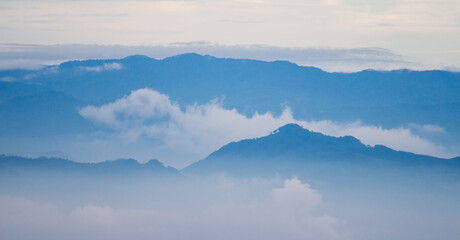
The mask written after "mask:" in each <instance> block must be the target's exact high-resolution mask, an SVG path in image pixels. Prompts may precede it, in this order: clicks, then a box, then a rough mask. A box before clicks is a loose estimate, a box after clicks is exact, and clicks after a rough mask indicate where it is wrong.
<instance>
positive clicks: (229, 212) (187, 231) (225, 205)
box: [0, 178, 347, 240]
mask: <svg viewBox="0 0 460 240" xmlns="http://www.w3.org/2000/svg"><path fill="white" fill-rule="evenodd" d="M223 181H228V182H227V184H232V186H233V188H234V189H239V188H240V187H242V188H248V187H250V188H256V187H260V184H259V182H258V181H254V180H250V181H242V180H230V179H226V180H223ZM269 182H270V181H269ZM273 183H276V184H278V182H277V181H275V182H272V184H271V185H270V187H268V188H264V192H266V194H265V195H264V196H265V197H263V198H254V196H252V197H251V198H250V199H247V200H244V201H238V200H235V199H236V198H237V197H235V196H233V198H231V200H228V199H223V200H222V201H220V200H219V201H215V200H214V201H212V203H210V204H205V205H204V206H202V205H201V204H194V205H193V204H192V205H190V204H188V203H186V202H187V201H188V200H187V199H188V197H191V196H190V195H188V196H186V197H185V199H182V201H183V202H182V203H184V204H185V205H182V207H178V206H175V205H174V206H172V207H167V208H164V207H155V206H151V207H149V208H138V207H134V206H131V207H128V208H126V207H125V208H119V207H118V208H117V207H112V206H108V205H94V204H91V203H87V204H85V205H83V206H81V207H76V208H73V209H70V210H66V211H63V210H61V209H59V208H57V207H56V206H55V205H53V204H52V203H45V204H43V203H36V202H34V201H31V200H28V199H24V198H21V197H5V196H2V197H0V213H1V214H0V223H1V224H0V237H1V238H2V239H127V238H131V239H223V240H225V239H306V238H311V239H324V240H326V239H346V237H347V234H346V231H345V229H344V225H343V224H342V223H341V222H340V221H339V220H338V219H336V218H334V217H331V216H329V215H326V214H322V213H315V214H313V212H315V211H316V212H318V211H319V209H318V208H319V206H320V205H321V203H322V202H321V194H320V193H319V192H318V191H317V190H314V189H312V188H311V187H310V186H309V185H308V184H304V183H302V182H300V181H299V180H298V179H296V178H294V179H288V180H285V181H284V183H282V185H281V186H278V187H276V186H274V185H273ZM216 186H218V185H216ZM224 186H225V187H224V189H223V191H226V192H227V193H229V192H228V191H229V190H231V189H228V187H226V185H224ZM200 193H202V191H200ZM190 194H192V195H193V194H196V193H195V192H194V191H190ZM252 195H254V194H252ZM201 198H203V201H208V200H209V199H206V197H203V196H202V197H201ZM184 206H186V207H184ZM319 212H321V211H319ZM178 229H180V230H178Z"/></svg>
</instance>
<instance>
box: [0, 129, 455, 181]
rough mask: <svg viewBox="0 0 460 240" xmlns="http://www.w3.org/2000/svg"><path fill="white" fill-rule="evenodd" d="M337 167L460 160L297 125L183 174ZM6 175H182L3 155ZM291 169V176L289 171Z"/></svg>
mask: <svg viewBox="0 0 460 240" xmlns="http://www.w3.org/2000/svg"><path fill="white" fill-rule="evenodd" d="M333 165H342V166H351V167H365V168H375V169H385V168H407V169H410V168H413V169H420V168H430V169H443V170H446V171H452V172H454V173H455V174H460V157H456V158H452V159H442V158H436V157H431V156H425V155H417V154H413V153H409V152H403V151H395V150H393V149H390V148H387V147H385V146H381V145H376V146H375V147H371V146H367V145H364V144H362V143H361V142H360V141H359V140H358V139H356V138H354V137H351V136H345V137H332V136H326V135H323V134H321V133H317V132H312V131H309V130H307V129H304V128H302V127H301V126H299V125H296V124H288V125H285V126H283V127H281V128H279V129H277V130H275V131H274V132H273V133H272V134H270V135H268V136H265V137H261V138H256V139H247V140H242V141H239V142H232V143H229V144H228V145H226V146H224V147H222V148H221V149H219V150H217V151H215V152H213V153H212V154H210V155H209V156H208V157H206V158H205V159H203V160H201V161H198V162H195V163H193V164H191V165H190V166H188V167H186V168H184V169H183V170H181V172H182V173H183V174H185V175H190V174H192V175H196V174H203V175H206V174H215V173H229V174H237V175H240V174H247V175H248V176H252V175H259V174H267V173H268V174H272V175H274V174H276V173H287V174H291V175H292V174H303V173H304V170H308V168H312V167H315V168H316V167H318V166H321V167H326V166H333ZM0 171H2V172H3V174H2V175H3V176H6V175H7V174H10V175H15V176H18V175H21V174H23V175H28V174H33V173H35V172H47V173H48V174H64V175H68V176H73V175H85V176H88V177H90V176H92V177H98V178H99V177H104V176H117V175H120V176H124V177H140V176H144V177H145V176H152V177H155V176H177V175H180V172H179V171H178V170H176V169H175V168H173V167H165V166H163V164H162V163H160V162H159V161H158V160H151V161H149V162H147V163H145V164H140V163H138V162H137V161H136V160H133V159H120V160H114V161H105V162H100V163H78V162H73V161H69V160H66V159H62V158H43V157H41V158H35V159H33V158H23V157H17V156H6V155H0ZM286 171H287V172H286Z"/></svg>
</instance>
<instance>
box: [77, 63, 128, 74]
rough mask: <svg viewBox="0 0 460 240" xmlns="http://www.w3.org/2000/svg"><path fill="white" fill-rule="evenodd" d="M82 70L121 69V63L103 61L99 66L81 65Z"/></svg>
mask: <svg viewBox="0 0 460 240" xmlns="http://www.w3.org/2000/svg"><path fill="white" fill-rule="evenodd" d="M81 69H82V70H84V71H88V72H104V71H113V70H121V69H123V65H121V64H120V63H116V62H113V63H104V64H103V65H100V66H92V67H81Z"/></svg>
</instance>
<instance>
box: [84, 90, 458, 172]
mask: <svg viewBox="0 0 460 240" xmlns="http://www.w3.org/2000/svg"><path fill="white" fill-rule="evenodd" d="M79 113H80V114H81V115H82V116H83V117H85V118H87V119H90V120H92V121H94V122H96V123H99V124H102V125H104V126H108V127H110V128H112V129H113V130H114V132H115V134H116V137H113V136H109V137H108V138H110V139H119V140H120V141H121V142H126V143H127V144H131V145H132V144H135V143H139V142H143V141H146V140H147V141H148V140H149V139H150V140H151V139H153V140H155V144H150V145H149V144H147V145H148V146H150V148H156V151H154V152H155V153H156V154H157V155H156V157H160V159H161V160H162V161H164V162H165V163H166V164H169V165H171V164H172V165H174V166H175V167H179V168H180V167H185V166H186V165H188V164H190V163H191V162H192V161H197V160H200V159H202V158H204V157H205V156H206V155H208V154H210V153H211V152H212V151H215V150H217V149H218V148H220V147H222V146H223V145H225V144H228V143H229V142H233V141H238V140H242V139H248V138H256V137H262V136H265V135H268V134H270V133H271V132H272V131H273V130H275V129H277V128H279V127H281V126H283V125H285V124H288V123H297V124H299V125H301V126H303V127H304V128H307V129H310V130H312V131H317V132H321V133H324V134H326V135H331V136H345V135H351V136H354V137H356V138H358V139H360V140H361V141H362V142H363V143H365V144H368V145H372V146H373V145H375V144H382V145H386V146H388V147H390V148H393V149H396V150H404V151H410V152H415V153H419V154H427V155H434V156H441V157H451V156H453V154H449V153H447V152H446V150H445V149H444V148H443V147H441V146H438V145H436V144H434V143H432V142H430V141H429V140H427V139H425V138H422V137H420V136H418V135H415V134H414V133H413V132H412V131H411V129H410V128H402V127H401V128H393V129H385V128H382V127H380V126H370V125H363V124H362V123H361V122H359V121H357V122H352V123H337V122H332V121H327V120H323V121H304V120H300V119H295V118H294V117H293V114H292V112H291V110H290V109H289V108H288V107H286V108H285V109H284V110H283V111H282V113H281V114H280V115H279V116H274V115H272V114H271V113H270V112H267V113H264V114H259V113H255V114H254V115H253V116H250V117H248V116H245V115H243V114H241V113H239V112H238V111H237V110H236V109H226V108H224V107H222V104H221V102H218V101H216V100H215V101H211V102H209V103H207V104H203V105H198V104H195V105H189V106H185V107H184V108H183V109H181V107H180V106H179V105H178V104H177V103H174V102H172V101H171V100H170V99H169V97H168V96H166V95H164V94H161V93H159V92H157V91H155V90H151V89H140V90H137V91H133V92H132V93H131V94H129V95H127V96H125V97H123V98H121V99H118V100H116V101H114V102H112V103H108V104H105V105H102V106H87V107H84V108H82V109H80V111H79ZM425 128H426V127H425ZM428 128H429V127H428ZM431 128H433V127H431ZM101 141H104V140H101ZM127 146H128V145H127ZM99 147H100V146H99ZM124 150H125V151H127V152H126V153H125V154H130V153H131V152H134V150H130V149H129V148H126V149H124ZM137 151H138V149H137V150H136V152H137ZM133 154H135V153H133ZM175 154H178V155H177V156H176V157H175V158H176V159H175V160H172V159H173V158H174V157H172V156H173V155H175ZM141 159H142V158H141ZM185 159H187V160H185Z"/></svg>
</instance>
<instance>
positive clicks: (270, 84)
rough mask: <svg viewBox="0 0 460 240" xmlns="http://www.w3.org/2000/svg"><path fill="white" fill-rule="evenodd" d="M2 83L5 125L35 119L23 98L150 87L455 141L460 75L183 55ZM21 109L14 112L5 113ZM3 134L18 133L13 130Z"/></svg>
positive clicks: (192, 98) (49, 71) (10, 74)
mask: <svg viewBox="0 0 460 240" xmlns="http://www.w3.org/2000/svg"><path fill="white" fill-rule="evenodd" d="M0 79H4V81H3V82H2V81H0V102H2V105H0V114H2V115H1V119H2V121H3V122H4V124H2V126H11V123H10V122H14V121H15V119H26V118H27V119H30V122H31V123H33V122H34V121H35V120H36V119H35V117H37V118H38V119H40V117H41V116H30V115H27V114H26V113H24V112H28V111H32V110H33V109H35V108H38V109H40V106H39V105H40V104H41V103H42V101H37V102H36V103H35V102H32V103H30V104H27V105H26V106H23V105H24V102H23V101H26V100H24V99H23V97H25V96H29V98H46V97H49V100H48V101H49V102H54V103H55V104H60V103H59V101H56V100H54V99H53V97H55V96H56V95H62V94H64V95H67V96H69V97H71V98H73V100H72V101H69V102H68V103H69V104H68V105H69V106H68V108H70V109H74V108H76V107H79V106H84V105H88V104H93V105H100V104H105V103H107V102H111V101H113V100H115V99H118V98H120V97H123V96H124V95H126V94H128V93H130V92H131V91H133V90H137V89H140V88H145V87H149V88H152V89H155V90H157V91H159V92H161V93H163V94H166V95H168V96H170V97H171V99H172V100H173V101H175V102H178V103H180V104H194V103H195V102H197V103H199V104H202V103H207V102H209V101H210V100H212V99H214V98H222V97H223V98H225V100H224V102H223V104H224V107H227V108H233V107H235V108H236V109H237V110H238V111H240V112H242V113H245V114H249V115H250V114H252V113H254V112H256V111H257V112H259V113H260V112H266V111H271V112H273V113H275V114H276V113H279V112H280V111H281V109H282V105H287V106H290V107H291V108H292V110H293V112H294V114H295V116H296V117H297V118H300V119H305V120H309V119H316V120H322V119H329V120H334V121H355V120H362V121H364V123H370V124H374V125H382V126H384V127H399V126H401V125H407V124H409V123H418V124H435V125H439V126H441V127H443V128H445V129H446V132H448V133H449V134H451V136H450V137H451V138H452V139H454V140H455V141H456V142H459V143H460V138H458V137H457V136H460V126H459V124H458V123H457V120H458V119H460V94H458V93H459V92H460V73H454V72H447V71H410V70H396V71H373V70H367V71H362V72H357V73H328V72H325V71H322V70H320V69H318V68H314V67H302V66H298V65H296V64H293V63H290V62H286V61H275V62H264V61H255V60H247V59H226V58H215V57H212V56H201V55H197V54H183V55H178V56H175V57H170V58H165V59H163V60H156V59H152V58H148V57H145V56H140V55H136V56H129V57H126V58H123V59H111V60H86V61H71V62H65V63H62V64H60V65H58V66H50V67H46V68H44V69H41V70H8V71H0ZM5 79H6V80H7V81H8V82H6V80H5ZM50 91H52V92H55V93H53V94H50V93H49V92H50ZM46 92H48V93H46ZM17 97H19V99H15V98H17ZM43 101H45V99H44V100H43ZM21 104H22V105H21ZM36 104H37V105H38V106H36ZM19 107H21V111H18V112H14V111H10V110H8V109H15V108H16V109H17V108H19ZM68 111H70V110H68ZM46 114H50V115H55V116H58V115H60V116H61V117H62V119H64V120H63V121H70V122H79V121H80V120H79V117H78V116H76V115H75V116H71V115H69V114H67V113H62V110H61V108H60V105H57V106H54V105H53V104H50V105H49V107H48V109H47V111H46ZM29 117H32V118H29ZM37 125H38V124H37ZM34 127H35V126H34ZM37 127H38V126H37ZM6 128H8V129H6ZM0 130H1V131H2V132H4V131H8V132H15V134H16V133H18V134H19V133H20V132H21V129H20V128H16V127H2V129H0ZM24 132H26V133H27V131H24ZM22 134H24V133H22Z"/></svg>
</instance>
